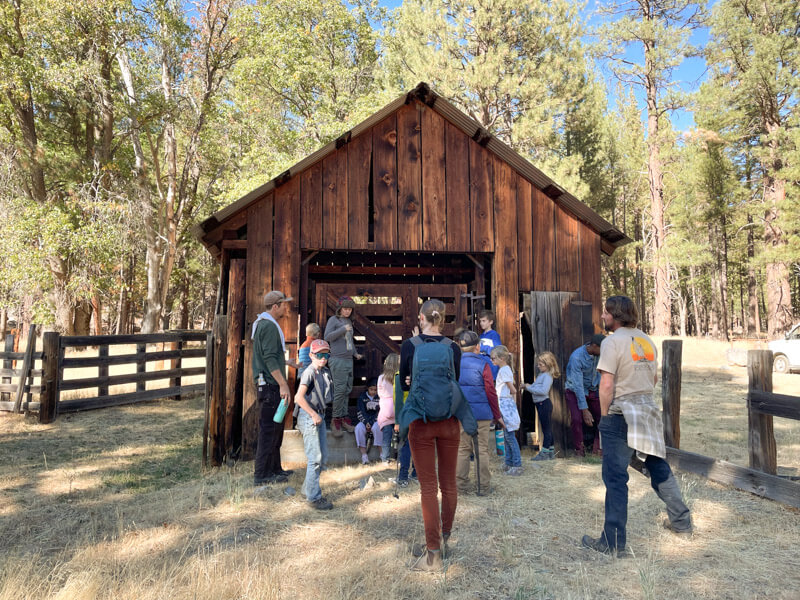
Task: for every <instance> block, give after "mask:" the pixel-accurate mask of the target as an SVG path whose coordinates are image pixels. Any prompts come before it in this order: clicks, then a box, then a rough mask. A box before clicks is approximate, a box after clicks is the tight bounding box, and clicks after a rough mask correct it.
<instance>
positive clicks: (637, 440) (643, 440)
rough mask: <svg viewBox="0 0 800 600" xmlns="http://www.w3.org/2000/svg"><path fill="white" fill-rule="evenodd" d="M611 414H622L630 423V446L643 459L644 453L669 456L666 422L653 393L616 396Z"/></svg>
mask: <svg viewBox="0 0 800 600" xmlns="http://www.w3.org/2000/svg"><path fill="white" fill-rule="evenodd" d="M608 412H609V414H622V415H623V416H624V417H625V422H626V423H627V424H628V446H629V447H631V448H633V449H634V450H636V451H637V452H636V454H637V456H638V457H639V458H640V459H641V460H645V458H647V457H646V456H643V455H647V454H649V455H651V456H658V457H659V458H667V449H666V445H665V444H664V423H663V421H662V420H661V411H660V410H659V409H658V407H657V406H656V405H655V402H653V394H652V393H646V394H627V395H625V396H620V397H619V398H614V401H613V402H612V403H611V406H610V408H609V410H608Z"/></svg>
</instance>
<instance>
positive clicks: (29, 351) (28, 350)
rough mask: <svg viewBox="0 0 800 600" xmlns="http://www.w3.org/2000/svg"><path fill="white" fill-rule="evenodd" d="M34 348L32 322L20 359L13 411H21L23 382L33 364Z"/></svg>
mask: <svg viewBox="0 0 800 600" xmlns="http://www.w3.org/2000/svg"><path fill="white" fill-rule="evenodd" d="M35 348H36V325H35V324H32V325H31V326H30V327H29V328H28V344H27V346H26V347H25V355H24V358H23V359H22V369H21V373H20V375H19V383H18V384H17V396H16V399H15V401H14V412H15V413H18V412H22V396H23V395H24V393H25V384H26V382H27V381H28V377H29V375H30V371H31V367H32V366H33V351H34V349H35Z"/></svg>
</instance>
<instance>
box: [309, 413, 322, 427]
mask: <svg viewBox="0 0 800 600" xmlns="http://www.w3.org/2000/svg"><path fill="white" fill-rule="evenodd" d="M311 421H312V422H313V423H314V425H315V426H317V425H319V424H320V423H322V417H321V416H320V414H319V413H318V412H317V411H314V412H312V413H311Z"/></svg>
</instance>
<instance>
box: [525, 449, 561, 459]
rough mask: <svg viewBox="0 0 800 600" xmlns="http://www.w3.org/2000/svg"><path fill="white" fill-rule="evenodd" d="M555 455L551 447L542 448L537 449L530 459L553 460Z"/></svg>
mask: <svg viewBox="0 0 800 600" xmlns="http://www.w3.org/2000/svg"><path fill="white" fill-rule="evenodd" d="M555 457H556V453H555V450H553V449H552V448H542V449H541V450H540V451H539V454H537V455H536V456H534V457H533V458H532V459H531V460H533V461H540V460H553V459H554V458H555Z"/></svg>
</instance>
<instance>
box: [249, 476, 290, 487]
mask: <svg viewBox="0 0 800 600" xmlns="http://www.w3.org/2000/svg"><path fill="white" fill-rule="evenodd" d="M287 481H289V478H288V477H287V476H286V475H282V474H280V473H274V474H272V475H267V476H266V477H261V478H258V479H253V485H254V486H256V487H258V486H260V485H268V484H271V483H286V482H287Z"/></svg>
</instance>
